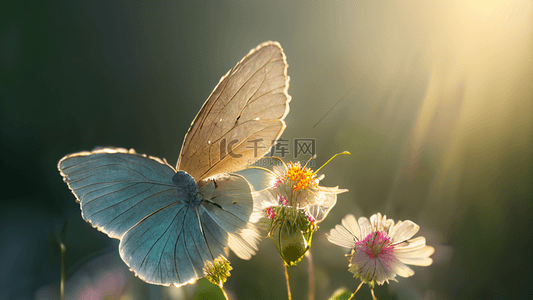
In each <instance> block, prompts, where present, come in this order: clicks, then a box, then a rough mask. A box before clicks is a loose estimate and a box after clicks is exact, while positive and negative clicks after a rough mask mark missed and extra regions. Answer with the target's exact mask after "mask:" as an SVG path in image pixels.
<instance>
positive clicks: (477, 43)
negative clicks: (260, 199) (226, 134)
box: [0, 1, 533, 300]
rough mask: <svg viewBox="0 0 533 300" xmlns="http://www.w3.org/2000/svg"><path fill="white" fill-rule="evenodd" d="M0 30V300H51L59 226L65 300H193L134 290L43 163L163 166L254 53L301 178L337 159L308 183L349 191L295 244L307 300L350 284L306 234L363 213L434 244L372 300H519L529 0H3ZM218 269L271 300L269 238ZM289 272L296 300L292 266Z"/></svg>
mask: <svg viewBox="0 0 533 300" xmlns="http://www.w3.org/2000/svg"><path fill="white" fill-rule="evenodd" d="M0 24H1V27H0V142H1V147H0V157H1V160H0V164H1V170H2V173H3V175H4V176H3V178H4V179H3V180H2V194H1V204H2V208H1V209H0V268H1V270H2V271H1V272H0V299H2V300H3V299H34V298H35V299H50V298H51V299H54V298H55V297H56V295H57V294H56V293H57V289H58V286H59V274H60V272H59V270H60V260H59V250H58V248H57V246H56V245H55V244H54V243H53V242H50V238H51V236H53V234H54V233H55V232H59V230H60V228H61V226H62V224H64V222H65V221H68V227H67V231H66V236H65V244H66V247H67V269H68V270H69V273H70V274H73V276H72V277H70V280H69V281H68V282H67V296H69V297H70V298H83V297H88V295H93V297H94V298H104V297H107V298H108V299H115V298H123V299H149V298H151V299H159V298H163V299H192V298H193V297H194V294H195V290H196V288H197V287H198V289H204V288H209V286H208V285H207V284H206V283H205V282H199V283H197V284H196V285H190V286H185V287H182V288H179V289H177V288H173V287H159V286H150V285H148V284H145V283H143V282H142V281H140V280H139V279H137V278H135V277H134V276H133V274H132V273H131V272H129V271H128V270H127V268H126V266H125V264H124V263H122V261H121V260H120V258H119V255H118V252H117V250H116V249H117V242H118V241H117V240H112V239H109V238H108V237H107V236H106V235H104V234H103V233H100V232H98V231H97V230H95V229H93V228H91V226H90V225H89V224H88V223H86V222H85V221H83V219H82V218H81V215H80V211H79V205H78V204H77V203H76V202H75V198H74V196H73V195H72V194H71V193H70V191H69V190H68V188H67V186H66V185H65V184H64V183H63V181H62V179H61V176H60V175H59V172H58V171H57V168H56V164H57V162H58V161H59V159H60V158H61V157H63V156H64V155H66V154H69V153H73V152H78V151H83V150H91V149H93V148H94V147H95V146H115V147H125V148H134V149H136V150H137V152H139V153H146V154H149V155H153V156H157V157H161V158H163V157H164V158H166V159H167V160H168V161H169V163H170V164H172V165H173V164H175V163H176V160H177V158H178V154H179V151H180V147H181V143H182V140H183V137H184V135H185V133H186V131H187V129H188V127H189V125H190V123H191V121H192V120H193V118H194V116H195V115H196V113H197V112H198V110H199V109H200V107H201V105H202V104H203V102H204V100H205V99H206V98H207V97H208V95H209V94H210V93H211V91H212V89H213V88H214V86H215V85H216V84H217V82H218V80H219V78H220V77H221V76H222V75H224V74H225V73H226V72H227V71H228V70H229V69H230V68H231V67H233V66H234V65H235V64H236V63H237V62H238V61H239V60H240V59H241V58H242V57H243V56H244V55H246V54H247V53H248V51H249V50H250V49H252V48H254V47H256V46H257V45H258V44H260V43H262V42H264V41H267V40H275V41H278V42H280V43H281V45H282V46H283V48H284V50H285V54H286V55H287V59H288V63H289V70H288V73H289V75H290V77H291V81H290V88H289V94H290V95H291V96H292V102H291V111H290V113H289V115H288V117H287V118H286V121H287V130H286V131H285V133H284V135H283V138H284V139H291V140H293V139H295V138H315V139H316V146H317V154H318V158H317V165H321V164H323V163H324V162H325V161H326V160H327V159H329V158H330V157H331V156H332V155H333V154H335V153H338V152H342V151H344V150H347V151H350V152H351V153H352V155H351V156H341V157H339V158H336V159H335V160H334V161H333V162H331V163H330V164H329V165H328V166H327V167H325V168H324V169H323V170H322V171H321V172H322V173H324V174H326V178H325V179H324V180H323V181H322V184H323V185H326V186H336V185H338V186H339V187H341V188H347V189H349V190H350V192H349V193H345V194H342V195H340V196H339V198H338V202H337V205H336V206H335V207H334V208H333V210H332V211H331V213H330V215H329V217H328V218H327V219H326V220H325V221H324V222H322V223H321V224H320V229H319V231H318V232H317V233H316V234H315V237H314V240H313V247H312V248H311V249H312V253H313V258H314V263H315V274H316V299H326V298H327V297H329V296H330V295H331V294H332V293H333V292H334V291H335V290H336V289H337V288H340V287H347V288H348V289H350V290H352V291H353V290H354V289H355V288H356V287H357V285H358V284H359V282H358V281H357V280H354V279H353V278H352V277H351V273H349V272H348V271H347V267H348V264H347V260H346V258H345V257H343V255H344V254H345V251H344V250H343V249H342V248H340V247H336V246H333V245H331V244H329V243H328V242H327V241H326V239H325V235H324V233H325V232H328V231H329V230H330V229H331V228H333V227H334V225H335V224H337V223H339V221H340V219H341V218H342V217H343V216H344V215H345V214H347V213H348V212H350V213H353V214H355V215H356V216H357V217H360V216H367V217H369V216H370V215H372V214H374V213H376V212H378V211H379V212H381V213H384V214H387V216H388V217H390V218H392V219H394V220H405V219H409V220H412V221H414V222H416V223H418V224H419V225H421V230H420V233H419V235H423V236H425V237H426V238H427V241H428V244H429V245H432V246H434V247H435V248H436V253H435V254H434V255H433V258H434V263H433V265H432V266H430V267H414V270H415V272H416V274H415V275H414V276H413V277H412V278H408V279H404V278H400V279H399V282H397V283H396V282H393V283H391V284H390V285H387V286H385V287H377V288H376V295H377V297H378V299H491V298H492V299H531V298H532V297H533V289H532V287H531V286H532V285H531V280H532V279H533V265H532V255H531V249H532V247H533V238H532V236H531V234H530V231H529V230H530V229H531V228H532V226H533V222H532V217H531V213H532V212H533V211H532V208H533V201H532V198H533V117H532V116H533V84H532V83H533V4H532V2H531V1H513V2H507V3H500V2H499V1H498V2H493V3H489V2H486V1H479V2H473V1H470V2H468V3H463V2H462V1H455V2H446V3H445V2H438V3H437V2H435V3H418V4H405V3H403V2H402V1H396V2H378V1H346V2H342V1H327V2H326V1H314V2H300V3H298V4H297V3H286V2H285V1H268V2H266V1H265V2H254V3H249V2H247V1H231V2H226V3H209V4H208V3H200V2H197V3H190V4H182V3H179V2H178V1H176V2H157V4H148V3H145V2H142V3H139V2H133V1H129V2H127V3H126V2H118V1H86V3H79V2H78V3H73V2H71V1H61V2H60V1H47V2H44V1H18V2H15V1H12V2H10V3H9V4H7V3H5V4H2V9H0ZM344 96H345V97H344ZM343 97H344V98H343ZM336 103H338V105H336ZM335 105H336V106H335ZM331 108H333V109H332V110H331V112H329V114H327V115H326V116H325V117H324V118H323V119H322V120H321V121H320V122H319V123H318V124H317V122H318V121H319V120H320V119H321V118H322V117H323V116H324V115H325V114H326V112H327V111H328V110H330V109H331ZM229 259H230V261H231V262H232V266H233V268H234V269H233V271H232V275H231V277H230V278H229V280H228V282H227V284H226V285H225V287H226V289H227V292H228V294H229V295H230V297H231V298H232V299H284V298H285V297H286V291H285V283H284V276H283V268H282V263H281V259H280V258H279V256H278V254H277V251H276V248H275V246H274V244H273V243H272V241H271V240H264V241H263V242H262V243H261V244H260V250H259V252H258V253H257V255H256V256H254V257H253V258H252V259H251V260H250V261H242V260H240V259H238V258H237V257H236V256H235V255H233V254H232V255H230V257H229ZM289 271H290V276H291V285H292V289H293V296H294V297H293V298H294V299H305V298H306V295H307V260H306V259H304V260H303V261H302V262H301V263H300V264H299V265H298V266H297V267H294V268H291V269H290V270H289ZM355 298H356V299H370V298H371V296H370V292H369V291H368V288H366V287H363V288H362V290H361V291H360V292H359V293H358V295H357V296H356V297H355Z"/></svg>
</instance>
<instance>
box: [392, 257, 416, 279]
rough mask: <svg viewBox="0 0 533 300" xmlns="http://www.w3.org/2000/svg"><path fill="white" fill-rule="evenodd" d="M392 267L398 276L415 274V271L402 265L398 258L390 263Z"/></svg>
mask: <svg viewBox="0 0 533 300" xmlns="http://www.w3.org/2000/svg"><path fill="white" fill-rule="evenodd" d="M392 268H393V270H394V272H395V273H396V274H398V276H401V277H409V276H413V275H414V274H415V271H413V270H412V269H411V268H409V267H408V266H406V265H404V264H403V263H402V262H400V261H399V260H396V261H395V262H394V263H393V264H392Z"/></svg>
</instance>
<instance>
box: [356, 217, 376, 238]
mask: <svg viewBox="0 0 533 300" xmlns="http://www.w3.org/2000/svg"><path fill="white" fill-rule="evenodd" d="M359 228H360V229H361V237H363V238H364V237H366V236H367V235H369V234H371V233H372V232H373V231H374V230H372V225H371V224H370V222H369V221H368V219H367V218H365V217H361V218H359Z"/></svg>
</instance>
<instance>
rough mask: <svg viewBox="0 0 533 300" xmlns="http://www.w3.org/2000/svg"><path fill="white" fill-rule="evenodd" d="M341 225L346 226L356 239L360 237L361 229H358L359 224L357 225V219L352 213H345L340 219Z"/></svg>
mask: <svg viewBox="0 0 533 300" xmlns="http://www.w3.org/2000/svg"><path fill="white" fill-rule="evenodd" d="M341 223H342V226H344V227H346V229H348V231H349V232H350V233H351V234H353V235H354V236H355V237H356V238H357V240H360V239H361V229H359V225H357V220H356V219H355V217H354V216H353V215H352V214H348V215H346V216H345V217H344V218H343V219H342V221H341Z"/></svg>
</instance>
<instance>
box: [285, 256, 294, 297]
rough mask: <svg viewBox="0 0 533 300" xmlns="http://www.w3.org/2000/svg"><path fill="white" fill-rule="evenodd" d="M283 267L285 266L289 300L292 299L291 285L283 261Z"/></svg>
mask: <svg viewBox="0 0 533 300" xmlns="http://www.w3.org/2000/svg"><path fill="white" fill-rule="evenodd" d="M283 267H284V268H285V279H286V281H287V297H288V299H289V300H292V297H291V285H290V284H289V272H288V271H287V264H286V263H285V262H283Z"/></svg>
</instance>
